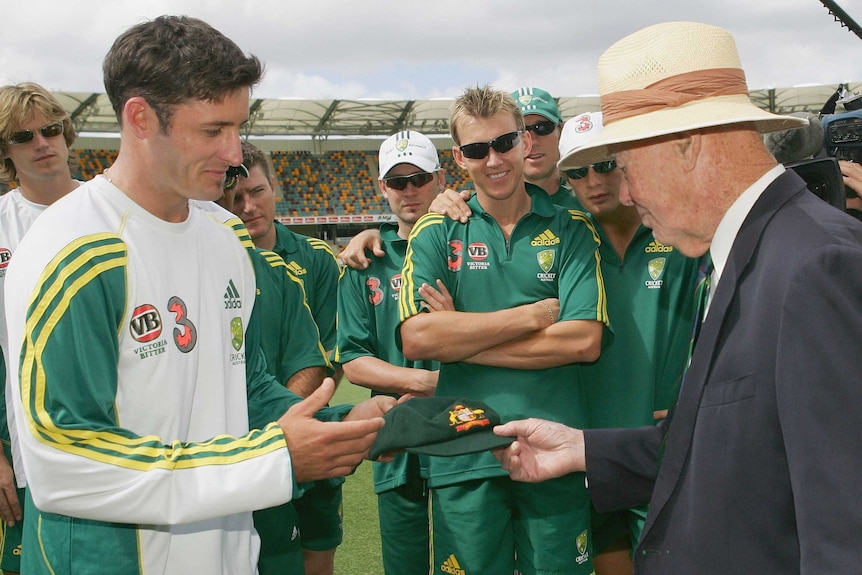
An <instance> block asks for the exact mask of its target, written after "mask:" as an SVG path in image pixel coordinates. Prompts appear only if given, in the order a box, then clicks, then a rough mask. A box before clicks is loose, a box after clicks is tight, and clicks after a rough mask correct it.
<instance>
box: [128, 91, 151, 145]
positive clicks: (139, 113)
mask: <svg viewBox="0 0 862 575" xmlns="http://www.w3.org/2000/svg"><path fill="white" fill-rule="evenodd" d="M123 126H124V127H127V128H128V129H129V131H131V133H132V134H133V135H134V136H135V137H137V138H139V139H142V140H144V139H146V138H147V137H149V136H150V134H151V133H152V131H153V130H158V129H159V128H160V127H159V118H158V116H156V111H155V110H153V108H152V106H150V104H149V102H147V101H146V99H144V98H143V97H141V96H133V97H131V98H129V99H128V100H126V103H125V105H123Z"/></svg>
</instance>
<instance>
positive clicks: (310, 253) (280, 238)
mask: <svg viewBox="0 0 862 575" xmlns="http://www.w3.org/2000/svg"><path fill="white" fill-rule="evenodd" d="M275 235H276V239H275V247H274V248H273V250H272V251H274V252H275V253H277V254H278V255H280V256H281V257H282V258H283V259H284V261H285V262H286V263H287V268H288V269H289V270H290V271H291V272H292V273H293V275H295V276H296V277H298V278H299V279H300V280H302V282H303V283H304V285H305V297H306V299H307V300H308V305H309V307H310V308H311V315H312V316H313V317H314V321H315V322H316V323H317V327H318V329H319V330H320V341H321V343H322V344H323V347H324V348H325V349H327V350H331V349H333V348H334V347H335V316H336V299H337V292H338V278H339V276H340V275H341V270H340V269H339V266H338V260H337V259H336V257H335V253H334V252H333V251H332V248H331V247H329V244H327V243H326V242H325V241H323V240H320V239H317V238H312V237H308V236H303V235H302V234H297V233H296V232H293V231H291V230H290V229H289V228H288V227H287V226H285V225H284V224H281V223H280V222H275Z"/></svg>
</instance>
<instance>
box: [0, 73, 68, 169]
mask: <svg viewBox="0 0 862 575" xmlns="http://www.w3.org/2000/svg"><path fill="white" fill-rule="evenodd" d="M33 113H40V114H42V115H43V116H45V118H47V119H48V121H49V122H63V138H64V139H65V140H66V147H67V148H71V147H72V144H73V143H74V142H75V138H76V137H77V134H76V133H75V127H74V126H73V125H72V118H71V116H69V113H68V112H67V111H66V110H65V109H64V108H63V105H62V104H61V103H60V101H59V100H57V98H55V97H54V95H53V94H51V92H49V91H48V90H46V89H45V88H43V87H42V86H40V85H39V84H35V83H33V82H23V83H21V84H14V85H9V86H3V87H0V158H2V164H0V180H2V181H4V182H13V181H17V179H18V172H17V171H16V170H15V165H14V164H12V160H11V159H10V158H8V157H7V154H8V153H9V138H10V137H11V136H12V132H15V131H18V130H20V129H21V126H23V125H24V124H25V123H26V122H27V120H28V119H29V117H30V116H31V115H32V114H33ZM72 166H73V163H72V156H71V154H70V155H69V168H70V169H71V167H72Z"/></svg>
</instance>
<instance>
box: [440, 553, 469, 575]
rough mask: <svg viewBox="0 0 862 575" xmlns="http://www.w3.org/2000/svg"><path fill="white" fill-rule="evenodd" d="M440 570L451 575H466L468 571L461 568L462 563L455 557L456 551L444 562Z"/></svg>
mask: <svg viewBox="0 0 862 575" xmlns="http://www.w3.org/2000/svg"><path fill="white" fill-rule="evenodd" d="M440 571H442V572H443V573H449V574H450V575H466V572H465V571H464V570H463V569H461V565H459V564H458V560H457V559H455V554H454V553H453V554H452V555H450V556H449V558H448V559H446V561H444V562H443V564H442V565H441V566H440Z"/></svg>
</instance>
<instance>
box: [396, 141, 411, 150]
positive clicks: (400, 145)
mask: <svg viewBox="0 0 862 575" xmlns="http://www.w3.org/2000/svg"><path fill="white" fill-rule="evenodd" d="M409 145H410V140H408V139H407V138H401V139H400V140H398V141H397V142H395V149H396V150H398V151H399V152H403V151H404V150H406V149H407V146H409Z"/></svg>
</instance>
